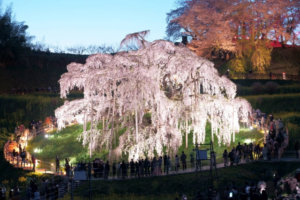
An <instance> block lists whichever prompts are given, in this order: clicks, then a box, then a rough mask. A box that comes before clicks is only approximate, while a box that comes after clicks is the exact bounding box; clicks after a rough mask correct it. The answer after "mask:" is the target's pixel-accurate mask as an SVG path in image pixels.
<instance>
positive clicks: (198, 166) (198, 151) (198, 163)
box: [194, 144, 201, 171]
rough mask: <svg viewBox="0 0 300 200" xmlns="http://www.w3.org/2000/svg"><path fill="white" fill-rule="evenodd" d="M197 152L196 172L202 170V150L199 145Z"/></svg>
mask: <svg viewBox="0 0 300 200" xmlns="http://www.w3.org/2000/svg"><path fill="white" fill-rule="evenodd" d="M194 151H196V171H197V170H198V169H200V170H201V157H200V150H199V148H198V144H196V148H195V149H194Z"/></svg>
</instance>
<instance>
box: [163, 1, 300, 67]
mask: <svg viewBox="0 0 300 200" xmlns="http://www.w3.org/2000/svg"><path fill="white" fill-rule="evenodd" d="M299 18H300V1H299V0H291V1H288V0H284V1H278V0H267V1H261V0H254V1H248V0H242V1H240V0H218V1H216V0H182V1H181V3H180V4H179V7H178V8H177V9H175V10H172V11H170V12H169V13H168V14H167V22H168V26H167V35H168V36H169V37H170V38H171V39H177V38H178V37H179V36H181V35H182V34H188V35H190V36H191V37H192V40H191V42H190V44H189V48H191V49H192V50H194V51H195V52H196V53H197V54H198V55H201V56H206V57H208V56H210V52H211V50H212V49H223V50H229V51H233V52H235V53H236V55H237V58H236V59H242V60H244V62H245V63H246V65H247V62H248V63H249V65H251V66H250V67H252V66H253V70H257V71H264V68H265V67H267V66H268V65H269V64H270V54H271V49H270V46H269V45H268V43H269V42H268V41H269V40H276V41H281V42H283V43H286V42H288V41H292V42H293V41H295V40H296V28H297V26H298V25H299V21H300V19H299ZM246 68H247V66H246ZM248 68H249V66H248Z"/></svg>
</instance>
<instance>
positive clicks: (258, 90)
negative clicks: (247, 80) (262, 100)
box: [252, 82, 264, 94]
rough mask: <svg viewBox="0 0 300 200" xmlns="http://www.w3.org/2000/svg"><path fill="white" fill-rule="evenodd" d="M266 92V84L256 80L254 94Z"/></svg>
mask: <svg viewBox="0 0 300 200" xmlns="http://www.w3.org/2000/svg"><path fill="white" fill-rule="evenodd" d="M263 92H264V86H263V85H262V84H261V83H260V82H254V83H253V84H252V93H253V94H262V93H263Z"/></svg>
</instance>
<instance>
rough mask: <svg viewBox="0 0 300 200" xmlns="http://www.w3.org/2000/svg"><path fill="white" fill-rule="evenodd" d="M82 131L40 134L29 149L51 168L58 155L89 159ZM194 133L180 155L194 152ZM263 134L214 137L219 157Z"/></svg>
mask: <svg viewBox="0 0 300 200" xmlns="http://www.w3.org/2000/svg"><path fill="white" fill-rule="evenodd" d="M117 132H118V134H117V135H121V134H122V133H123V132H124V128H120V129H119V131H117ZM81 133H82V126H80V125H73V126H70V127H67V128H65V129H63V130H62V131H60V132H57V133H51V134H50V136H49V137H48V138H45V137H44V135H39V136H37V137H35V138H34V139H33V140H31V141H30V142H29V146H28V147H27V150H28V151H29V152H31V153H34V149H40V150H41V152H39V153H34V154H35V155H36V157H37V158H38V159H40V160H42V163H45V164H44V165H42V166H41V167H46V168H50V163H54V162H55V157H56V155H58V156H59V158H60V159H61V160H62V159H64V158H70V159H71V162H72V163H75V162H78V161H86V160H89V156H88V151H87V148H86V147H83V146H82V144H81V142H80V141H79V140H78V137H79V136H80V134H81ZM192 137H193V135H192V133H190V134H189V141H188V143H189V145H188V148H187V149H186V148H185V136H183V144H182V146H181V147H180V148H179V150H178V154H179V155H180V154H181V152H182V151H184V152H185V154H186V155H187V157H188V160H189V155H190V153H192V152H193V149H194V148H195V146H194V145H193V144H192ZM262 137H263V135H262V134H261V133H259V132H258V131H256V130H255V129H253V130H249V129H245V128H244V129H241V131H240V133H238V134H236V140H235V141H234V142H232V143H231V145H230V146H225V145H220V146H219V145H218V143H217V139H216V137H215V139H214V141H215V142H214V150H215V151H216V153H217V159H218V160H221V158H222V153H223V151H224V149H232V147H233V146H236V145H237V144H238V142H241V144H243V143H244V141H245V139H251V140H253V141H261V140H262ZM210 139H211V134H210V127H209V126H207V137H206V141H205V143H209V142H210ZM206 148H209V146H204V145H203V146H201V149H206ZM107 154H108V151H107V150H102V151H98V152H96V153H94V154H93V158H96V157H99V158H102V159H107ZM120 159H121V158H120Z"/></svg>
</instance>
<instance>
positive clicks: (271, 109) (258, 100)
mask: <svg viewBox="0 0 300 200" xmlns="http://www.w3.org/2000/svg"><path fill="white" fill-rule="evenodd" d="M244 98H245V99H247V100H248V101H249V102H250V103H251V105H252V107H253V108H259V109H260V110H261V111H262V112H265V113H268V114H274V113H280V112H300V104H299V102H300V93H296V94H275V95H268V94H263V95H252V96H244Z"/></svg>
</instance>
